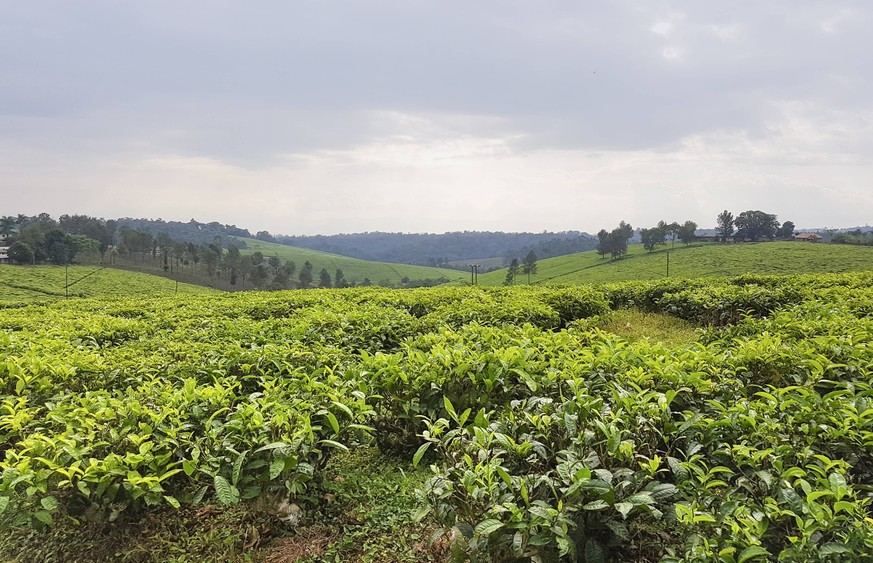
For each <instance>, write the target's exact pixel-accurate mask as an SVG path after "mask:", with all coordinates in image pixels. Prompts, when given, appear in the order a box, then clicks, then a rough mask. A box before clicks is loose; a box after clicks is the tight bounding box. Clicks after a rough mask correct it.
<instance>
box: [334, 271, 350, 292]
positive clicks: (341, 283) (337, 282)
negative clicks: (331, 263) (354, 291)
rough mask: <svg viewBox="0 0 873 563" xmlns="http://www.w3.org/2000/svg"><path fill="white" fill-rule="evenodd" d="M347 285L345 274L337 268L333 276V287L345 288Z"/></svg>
mask: <svg viewBox="0 0 873 563" xmlns="http://www.w3.org/2000/svg"><path fill="white" fill-rule="evenodd" d="M348 285H349V284H348V283H347V282H346V276H345V274H343V271H342V270H340V269H339V268H337V269H336V273H335V274H334V277H333V286H334V287H339V288H342V287H346V286H348Z"/></svg>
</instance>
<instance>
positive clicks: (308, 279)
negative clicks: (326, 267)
mask: <svg viewBox="0 0 873 563" xmlns="http://www.w3.org/2000/svg"><path fill="white" fill-rule="evenodd" d="M297 279H299V280H300V288H301V289H306V288H307V287H309V286H310V285H311V284H312V263H311V262H310V261H309V260H307V261H306V262H304V263H303V268H301V269H300V275H299V276H298V278H297Z"/></svg>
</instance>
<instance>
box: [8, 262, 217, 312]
mask: <svg viewBox="0 0 873 563" xmlns="http://www.w3.org/2000/svg"><path fill="white" fill-rule="evenodd" d="M67 279H69V283H70V287H69V289H68V291H67V294H68V295H69V296H70V297H101V296H112V297H130V296H135V295H136V296H142V295H172V294H174V293H176V291H177V285H176V282H174V281H172V280H168V279H166V278H162V277H159V276H152V275H150V274H141V273H137V272H127V271H123V270H115V269H110V268H101V267H99V266H96V267H95V266H70V267H69V270H66V271H65V268H64V267H62V266H9V265H0V288H2V290H0V306H2V305H9V304H18V303H32V302H42V301H56V300H58V299H64V296H65V295H64V286H65V284H66V283H67ZM214 291H215V290H213V289H209V288H205V287H201V286H197V285H189V284H185V283H180V284H178V292H179V293H212V292H214Z"/></svg>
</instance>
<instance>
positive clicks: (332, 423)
mask: <svg viewBox="0 0 873 563" xmlns="http://www.w3.org/2000/svg"><path fill="white" fill-rule="evenodd" d="M327 422H328V424H330V427H331V428H333V433H334V434H339V431H340V430H339V421H338V420H337V419H336V416H334V414H333V413H332V412H328V413H327Z"/></svg>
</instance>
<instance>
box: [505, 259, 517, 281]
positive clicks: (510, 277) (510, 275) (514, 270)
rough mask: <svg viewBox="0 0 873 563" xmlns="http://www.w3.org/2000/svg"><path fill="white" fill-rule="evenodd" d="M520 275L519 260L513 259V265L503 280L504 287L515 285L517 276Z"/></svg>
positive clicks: (511, 264) (510, 265)
mask: <svg viewBox="0 0 873 563" xmlns="http://www.w3.org/2000/svg"><path fill="white" fill-rule="evenodd" d="M517 275H518V258H513V259H512V263H510V264H509V268H508V269H507V270H506V279H505V280H503V285H515V276H517Z"/></svg>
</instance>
